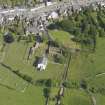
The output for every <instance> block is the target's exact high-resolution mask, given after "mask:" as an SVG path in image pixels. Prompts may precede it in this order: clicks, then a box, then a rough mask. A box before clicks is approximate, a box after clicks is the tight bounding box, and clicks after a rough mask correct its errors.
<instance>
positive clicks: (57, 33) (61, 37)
mask: <svg viewBox="0 0 105 105" xmlns="http://www.w3.org/2000/svg"><path fill="white" fill-rule="evenodd" d="M49 32H50V34H51V35H52V37H53V39H54V40H55V41H58V42H59V43H61V44H63V45H64V46H66V47H70V48H79V47H80V46H79V44H78V45H77V44H76V43H75V42H73V41H72V40H71V38H72V37H73V36H72V35H70V34H69V33H68V32H66V31H61V30H50V31H49Z"/></svg>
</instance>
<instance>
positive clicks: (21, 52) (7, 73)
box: [0, 41, 64, 105]
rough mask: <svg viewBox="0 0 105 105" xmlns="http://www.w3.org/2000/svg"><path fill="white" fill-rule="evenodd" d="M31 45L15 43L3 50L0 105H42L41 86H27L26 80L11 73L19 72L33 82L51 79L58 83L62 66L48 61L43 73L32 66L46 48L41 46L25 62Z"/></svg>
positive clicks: (0, 66)
mask: <svg viewBox="0 0 105 105" xmlns="http://www.w3.org/2000/svg"><path fill="white" fill-rule="evenodd" d="M32 44H33V43H29V44H28V45H27V44H24V41H20V42H16V41H15V42H13V43H12V44H10V45H7V46H6V48H5V50H4V52H5V56H4V57H3V61H2V62H1V64H0V99H1V100H2V101H0V104H1V105H35V104H36V105H43V103H44V102H45V101H44V96H43V86H42V87H38V86H32V85H29V83H28V82H27V81H26V80H24V79H23V78H21V77H20V76H18V75H17V74H15V73H14V72H13V71H19V72H20V73H21V74H24V75H27V76H28V77H31V78H32V79H33V81H37V80H46V79H52V80H53V81H54V82H55V83H59V81H60V79H61V74H62V71H63V69H64V65H58V64H54V63H51V62H50V61H49V63H48V66H47V68H46V70H45V71H42V72H39V71H37V69H36V68H35V67H34V66H33V62H34V61H35V58H36V56H39V57H40V56H42V55H43V53H44V51H45V47H46V46H45V45H44V44H41V45H40V48H39V49H37V51H36V52H35V54H34V55H33V56H32V59H30V60H29V61H27V54H28V49H29V47H30V46H31V45H32ZM55 74H56V75H55ZM5 100H6V101H5Z"/></svg>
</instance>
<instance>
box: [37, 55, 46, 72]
mask: <svg viewBox="0 0 105 105" xmlns="http://www.w3.org/2000/svg"><path fill="white" fill-rule="evenodd" d="M47 64H48V59H47V57H45V56H43V57H41V58H39V60H38V64H37V69H38V70H40V71H43V70H45V69H46V67H47Z"/></svg>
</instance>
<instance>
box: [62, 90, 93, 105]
mask: <svg viewBox="0 0 105 105" xmlns="http://www.w3.org/2000/svg"><path fill="white" fill-rule="evenodd" d="M63 104H64V105H92V103H91V100H90V98H89V96H88V95H87V94H86V93H85V92H84V91H83V90H75V89H70V90H69V89H66V91H65V95H64V98H63Z"/></svg>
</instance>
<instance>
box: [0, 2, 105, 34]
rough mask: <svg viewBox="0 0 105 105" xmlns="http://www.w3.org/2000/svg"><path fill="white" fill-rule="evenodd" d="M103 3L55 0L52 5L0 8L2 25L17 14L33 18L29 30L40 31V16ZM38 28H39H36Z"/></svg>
mask: <svg viewBox="0 0 105 105" xmlns="http://www.w3.org/2000/svg"><path fill="white" fill-rule="evenodd" d="M96 2H98V3H101V4H103V3H104V4H105V0H68V1H66V2H53V3H52V5H50V6H45V5H44V4H41V5H39V6H36V7H34V8H18V7H15V8H13V9H2V8H1V9H0V25H5V24H8V23H10V22H12V21H13V20H14V17H15V16H18V17H20V19H24V18H27V19H32V18H33V20H34V21H33V23H34V25H33V26H32V27H28V28H27V30H31V31H33V30H34V32H38V31H39V29H38V28H39V27H38V26H37V21H40V17H42V18H44V17H46V16H48V15H49V14H50V13H51V12H52V11H57V10H59V13H61V14H62V13H64V12H65V10H68V11H69V12H71V9H72V8H73V9H74V11H75V10H80V9H81V7H85V6H89V5H90V4H92V3H96ZM35 29H37V30H35Z"/></svg>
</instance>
